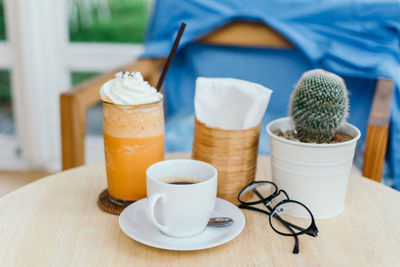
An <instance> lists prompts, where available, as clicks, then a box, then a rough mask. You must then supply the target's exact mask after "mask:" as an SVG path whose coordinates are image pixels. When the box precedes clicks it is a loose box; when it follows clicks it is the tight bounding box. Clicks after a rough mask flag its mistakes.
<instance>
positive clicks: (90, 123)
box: [71, 72, 103, 136]
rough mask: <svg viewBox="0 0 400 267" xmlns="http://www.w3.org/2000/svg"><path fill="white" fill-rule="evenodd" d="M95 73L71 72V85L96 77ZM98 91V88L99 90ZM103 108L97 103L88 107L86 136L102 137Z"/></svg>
mask: <svg viewBox="0 0 400 267" xmlns="http://www.w3.org/2000/svg"><path fill="white" fill-rule="evenodd" d="M97 74H98V73H97V72H71V82H72V85H77V84H79V83H81V82H84V81H86V80H87V79H89V78H91V77H93V76H95V75H97ZM99 89H100V88H99ZM102 115H103V107H102V104H101V103H99V104H97V105H94V106H93V107H90V108H89V109H88V112H87V117H86V118H87V120H86V135H89V136H93V135H94V136H101V135H103V120H102Z"/></svg>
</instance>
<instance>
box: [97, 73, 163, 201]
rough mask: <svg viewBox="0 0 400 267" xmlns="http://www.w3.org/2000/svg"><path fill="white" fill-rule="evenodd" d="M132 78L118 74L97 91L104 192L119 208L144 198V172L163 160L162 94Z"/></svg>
mask: <svg viewBox="0 0 400 267" xmlns="http://www.w3.org/2000/svg"><path fill="white" fill-rule="evenodd" d="M134 75H136V76H137V73H132V74H129V73H122V74H121V73H118V74H117V75H116V79H115V80H111V81H110V82H112V81H114V82H113V83H111V85H110V84H108V87H107V83H106V84H105V85H103V87H106V88H102V91H101V95H102V99H103V135H104V152H105V159H106V170H107V184H108V192H109V194H110V199H111V201H113V202H115V203H117V204H120V205H127V204H129V203H131V202H132V201H135V200H139V199H141V198H145V197H146V169H147V168H148V167H149V166H150V165H152V164H153V163H155V162H158V161H162V160H163V159H164V111H163V100H162V95H160V94H159V93H157V95H156V94H154V90H155V89H154V88H153V87H150V86H149V85H148V84H147V83H145V82H144V81H143V78H141V80H140V79H139V82H137V81H135V79H133V78H138V77H135V76H134ZM139 75H140V74H139ZM140 77H141V75H140ZM126 80H130V81H128V82H127V81H126ZM118 82H119V83H121V84H122V85H121V84H118ZM124 83H125V84H124ZM143 83H145V84H143ZM144 85H146V86H144ZM109 87H110V88H114V89H115V90H114V93H113V92H112V90H111V89H110V88H109ZM135 87H139V89H138V88H135ZM147 87H149V88H150V89H151V92H152V94H150V93H149V92H148V91H149V90H150V89H149V88H147ZM143 88H145V89H143ZM146 88H147V89H149V90H147V89H146ZM107 90H108V91H107ZM110 91H111V92H110ZM144 96H145V97H144ZM116 102H117V103H118V104H116ZM121 102H122V103H121ZM125 103H133V104H125Z"/></svg>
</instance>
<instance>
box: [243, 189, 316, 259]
mask: <svg viewBox="0 0 400 267" xmlns="http://www.w3.org/2000/svg"><path fill="white" fill-rule="evenodd" d="M258 184H269V185H272V186H273V187H274V189H275V190H274V192H273V193H272V194H271V195H269V196H267V197H264V196H262V195H261V193H260V192H258V191H257V190H254V189H253V191H254V193H255V194H256V195H257V196H258V197H259V199H260V200H256V201H249V202H246V201H243V200H241V198H240V196H241V195H242V194H243V193H244V192H247V191H248V190H252V189H251V186H253V185H258ZM281 193H283V194H284V195H285V196H286V199H284V200H281V201H280V202H279V203H277V204H276V205H275V206H274V207H273V208H272V207H271V206H269V204H270V203H271V201H272V200H273V199H274V198H276V197H277V196H279V195H280V194H281ZM238 201H239V202H240V203H241V204H240V205H239V208H243V209H248V210H254V211H259V212H262V213H265V214H267V215H268V217H269V224H270V226H271V228H272V229H273V230H274V231H275V232H276V233H278V234H280V235H283V236H293V237H294V238H295V241H296V242H295V246H294V249H293V253H294V254H297V253H299V242H298V238H297V236H299V235H302V234H306V235H310V236H312V237H316V236H318V228H317V225H316V223H315V219H314V216H313V214H312V212H311V211H310V209H309V208H307V207H306V206H305V205H304V204H303V203H301V202H299V201H296V200H291V199H290V198H289V196H288V194H287V193H286V191H285V190H283V189H278V187H277V185H276V184H274V183H273V182H270V181H254V182H251V183H250V184H248V185H246V186H245V187H244V188H243V189H242V190H241V191H240V192H239V194H238ZM286 203H295V204H298V205H301V206H302V207H304V208H305V209H306V210H307V211H308V213H309V214H310V217H311V224H310V225H309V226H308V227H307V228H306V229H304V228H302V227H300V226H297V225H295V224H292V223H290V222H287V221H285V220H283V219H282V218H280V217H279V215H278V216H273V214H274V212H275V211H276V210H277V209H278V208H279V207H280V206H282V205H283V204H286ZM258 204H264V206H265V207H266V208H267V209H268V211H269V212H268V211H266V210H263V209H259V208H256V207H252V206H253V205H258ZM273 217H274V218H276V219H277V220H278V221H279V222H281V223H282V224H283V225H284V226H285V227H286V228H287V229H288V230H289V231H290V232H291V233H283V232H280V231H278V230H277V229H276V228H275V227H274V226H273V224H272V218H273ZM292 228H294V229H297V230H299V232H297V233H296V232H295V231H294V230H293V229H292Z"/></svg>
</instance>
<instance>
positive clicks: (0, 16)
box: [0, 0, 6, 41]
mask: <svg viewBox="0 0 400 267" xmlns="http://www.w3.org/2000/svg"><path fill="white" fill-rule="evenodd" d="M5 21H6V20H5V18H4V4H3V0H0V41H4V40H6V22H5Z"/></svg>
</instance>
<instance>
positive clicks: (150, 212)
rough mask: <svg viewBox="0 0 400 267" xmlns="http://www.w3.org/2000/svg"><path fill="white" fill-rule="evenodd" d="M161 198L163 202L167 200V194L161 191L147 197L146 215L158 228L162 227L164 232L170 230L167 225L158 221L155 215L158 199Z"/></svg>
mask: <svg viewBox="0 0 400 267" xmlns="http://www.w3.org/2000/svg"><path fill="white" fill-rule="evenodd" d="M158 200H160V201H162V202H164V201H165V195H164V194H160V193H155V194H153V195H151V196H150V197H148V198H147V204H146V216H147V219H149V221H150V222H151V223H152V224H153V225H154V226H155V227H157V228H158V229H160V230H161V231H162V232H168V230H167V227H166V226H164V225H161V224H160V223H158V222H157V220H156V217H155V216H154V209H155V206H156V204H157V201H158Z"/></svg>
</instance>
